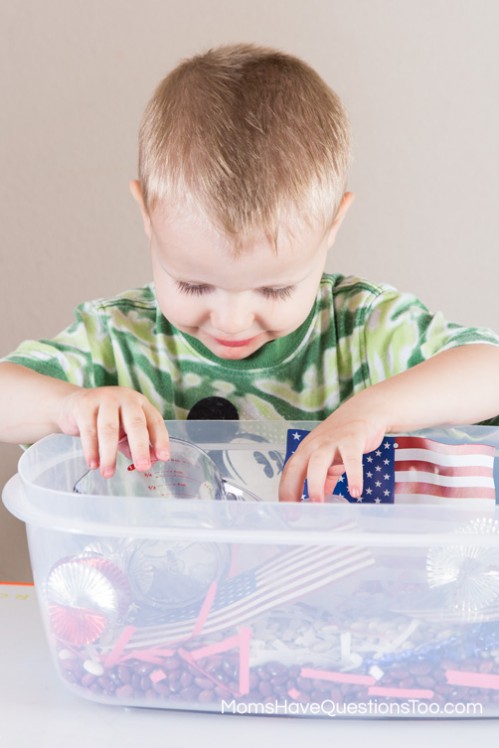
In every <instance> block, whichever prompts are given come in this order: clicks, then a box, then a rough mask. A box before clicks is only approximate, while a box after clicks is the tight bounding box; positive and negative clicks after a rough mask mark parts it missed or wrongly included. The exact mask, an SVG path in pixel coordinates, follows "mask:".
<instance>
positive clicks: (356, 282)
mask: <svg viewBox="0 0 499 748" xmlns="http://www.w3.org/2000/svg"><path fill="white" fill-rule="evenodd" d="M321 288H322V290H323V293H325V295H326V296H328V295H330V297H331V299H332V301H333V303H334V304H335V305H341V304H348V302H349V301H350V300H354V303H355V305H359V304H360V305H362V306H369V305H370V304H372V303H374V302H375V301H377V300H378V299H380V297H384V296H386V295H390V296H392V295H394V294H399V292H398V291H397V289H396V288H395V287H394V286H391V285H390V284H389V283H375V282H372V281H369V280H367V279H366V278H360V277H359V276H356V275H342V274H340V273H334V274H329V273H324V275H323V276H322V280H321Z"/></svg>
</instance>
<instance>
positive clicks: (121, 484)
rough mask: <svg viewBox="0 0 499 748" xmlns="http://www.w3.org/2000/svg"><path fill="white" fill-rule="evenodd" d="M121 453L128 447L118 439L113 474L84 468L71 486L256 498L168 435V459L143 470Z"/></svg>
mask: <svg viewBox="0 0 499 748" xmlns="http://www.w3.org/2000/svg"><path fill="white" fill-rule="evenodd" d="M125 453H127V454H128V449H127V445H126V442H124V441H122V442H121V443H120V451H119V452H118V457H117V460H116V470H115V473H114V476H113V477H111V478H103V477H102V475H101V474H100V472H99V470H88V471H87V472H85V473H84V475H82V477H81V478H79V479H78V480H77V481H76V483H75V485H74V487H73V490H74V491H75V492H76V493H81V494H97V495H104V496H109V495H118V496H158V497H162V498H166V499H211V500H215V501H220V500H228V501H234V500H237V501H258V498H257V497H256V496H255V495H254V494H252V493H251V492H250V491H248V490H247V489H246V488H245V487H244V488H243V487H240V486H235V485H233V484H229V483H227V482H226V481H225V480H224V479H223V478H222V476H221V474H220V472H219V470H218V468H217V466H216V464H215V462H214V461H213V460H212V459H211V457H210V456H209V455H208V454H207V453H206V452H205V451H204V450H203V449H201V448H200V447H198V446H197V445H196V444H192V443H191V442H187V441H184V440H183V439H176V438H170V454H171V457H170V459H169V460H167V461H166V462H161V461H158V462H154V463H153V464H152V466H151V468H150V469H149V470H146V471H144V472H141V471H138V470H136V469H135V468H134V466H133V464H132V463H130V460H129V457H127V455H126V454H125Z"/></svg>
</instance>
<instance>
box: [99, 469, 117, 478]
mask: <svg viewBox="0 0 499 748" xmlns="http://www.w3.org/2000/svg"><path fill="white" fill-rule="evenodd" d="M101 475H102V477H103V478H111V477H112V476H113V475H114V470H113V468H111V467H104V468H101Z"/></svg>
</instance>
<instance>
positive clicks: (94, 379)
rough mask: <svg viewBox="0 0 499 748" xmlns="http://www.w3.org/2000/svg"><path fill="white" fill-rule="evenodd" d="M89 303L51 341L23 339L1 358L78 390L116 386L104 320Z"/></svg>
mask: <svg viewBox="0 0 499 748" xmlns="http://www.w3.org/2000/svg"><path fill="white" fill-rule="evenodd" d="M92 306H93V305H92V302H85V303H84V304H80V306H78V307H77V308H76V310H75V320H74V322H73V324H72V325H70V326H69V327H67V328H66V329H65V330H63V331H62V332H60V333H59V334H58V335H56V336H55V337H53V338H51V339H42V340H25V341H24V342H23V343H21V344H20V345H19V346H18V348H17V349H16V350H15V351H13V352H12V353H11V354H9V355H8V356H5V357H4V358H2V359H1V361H3V362H10V363H13V364H19V365H21V366H26V367H27V368H29V369H33V370H34V371H36V372H38V373H39V374H46V375H47V376H51V377H55V378H56V379H62V380H65V381H67V382H70V383H71V384H76V385H79V386H80V387H98V386H103V385H108V384H116V377H115V376H114V375H113V372H115V366H114V361H113V351H112V344H111V342H110V337H109V335H108V331H107V318H106V315H104V314H97V313H96V310H95V309H93V308H92Z"/></svg>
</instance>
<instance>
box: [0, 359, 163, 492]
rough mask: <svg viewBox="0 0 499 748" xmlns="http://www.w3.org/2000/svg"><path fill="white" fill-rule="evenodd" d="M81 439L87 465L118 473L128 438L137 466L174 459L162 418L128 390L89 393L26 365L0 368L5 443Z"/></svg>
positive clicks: (0, 365) (0, 423)
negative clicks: (54, 435) (117, 463)
mask: <svg viewBox="0 0 499 748" xmlns="http://www.w3.org/2000/svg"><path fill="white" fill-rule="evenodd" d="M54 432H63V433H65V434H70V435H72V436H80V437H81V440H82V447H83V451H84V454H85V458H86V461H87V464H88V465H89V467H91V468H96V467H100V469H101V472H102V474H103V475H104V476H106V477H109V476H110V475H112V474H113V472H114V467H115V461H116V454H117V450H118V441H119V440H120V439H121V438H122V437H123V436H126V437H127V439H128V444H129V447H130V452H131V456H132V459H133V461H134V464H135V466H136V467H137V468H138V469H139V470H147V469H148V468H149V467H150V465H151V455H150V445H151V446H152V449H153V456H154V457H156V458H157V459H161V460H165V459H168V457H169V446H168V433H167V431H166V427H165V425H164V421H163V419H162V417H161V415H160V413H159V412H158V411H157V410H156V408H154V407H153V406H152V405H151V403H149V401H148V400H147V398H146V397H144V395H142V394H140V393H139V392H136V391H135V390H132V389H129V388H128V387H96V388H94V389H86V388H83V387H78V386H77V385H74V384H70V383H69V382H65V381H62V380H59V379H55V378H53V377H48V376H45V375H43V374H39V373H37V372H35V371H32V370H31V369H28V368H26V367H24V366H19V365H17V364H12V363H7V362H4V363H0V441H6V442H14V443H25V442H34V441H36V440H37V439H40V438H41V437H43V436H46V435H47V434H51V433H54Z"/></svg>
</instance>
